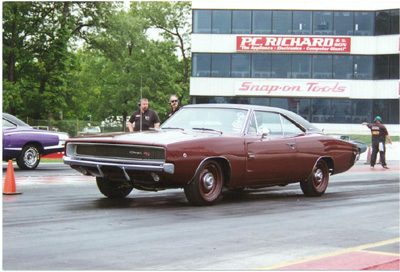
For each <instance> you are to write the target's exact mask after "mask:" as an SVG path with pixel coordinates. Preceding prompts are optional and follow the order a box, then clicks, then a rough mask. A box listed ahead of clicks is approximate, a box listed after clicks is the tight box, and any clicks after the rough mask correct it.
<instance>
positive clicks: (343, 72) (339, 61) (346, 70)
mask: <svg viewBox="0 0 400 272" xmlns="http://www.w3.org/2000/svg"><path fill="white" fill-rule="evenodd" d="M333 78H338V79H351V78H353V56H345V55H335V56H334V57H333Z"/></svg>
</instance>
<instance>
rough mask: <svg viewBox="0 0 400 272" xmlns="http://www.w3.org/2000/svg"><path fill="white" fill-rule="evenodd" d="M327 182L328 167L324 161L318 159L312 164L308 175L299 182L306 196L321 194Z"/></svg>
mask: <svg viewBox="0 0 400 272" xmlns="http://www.w3.org/2000/svg"><path fill="white" fill-rule="evenodd" d="M328 183H329V169H328V165H327V164H326V162H325V161H323V160H319V161H318V162H317V164H316V165H315V166H314V168H313V171H312V173H311V175H310V177H309V178H308V179H307V180H306V181H303V182H300V187H301V190H302V191H303V193H304V195H306V196H321V195H323V194H324V193H325V191H326V188H327V187H328Z"/></svg>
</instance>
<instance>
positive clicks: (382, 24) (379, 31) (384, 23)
mask: <svg viewBox="0 0 400 272" xmlns="http://www.w3.org/2000/svg"><path fill="white" fill-rule="evenodd" d="M375 16H376V17H375V24H376V25H375V27H376V29H375V35H388V34H390V11H389V10H382V11H377V12H376V14H375Z"/></svg>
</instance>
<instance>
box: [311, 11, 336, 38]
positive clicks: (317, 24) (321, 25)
mask: <svg viewBox="0 0 400 272" xmlns="http://www.w3.org/2000/svg"><path fill="white" fill-rule="evenodd" d="M332 30H333V12H331V11H314V34H315V35H332V34H333V31H332Z"/></svg>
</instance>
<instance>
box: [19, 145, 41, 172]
mask: <svg viewBox="0 0 400 272" xmlns="http://www.w3.org/2000/svg"><path fill="white" fill-rule="evenodd" d="M39 162H40V153H39V150H38V148H37V147H36V146H34V145H28V146H26V147H24V148H23V149H22V152H21V155H20V156H19V157H18V158H17V164H18V167H19V168H21V169H24V170H33V169H35V168H36V167H37V166H38V165H39Z"/></svg>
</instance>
